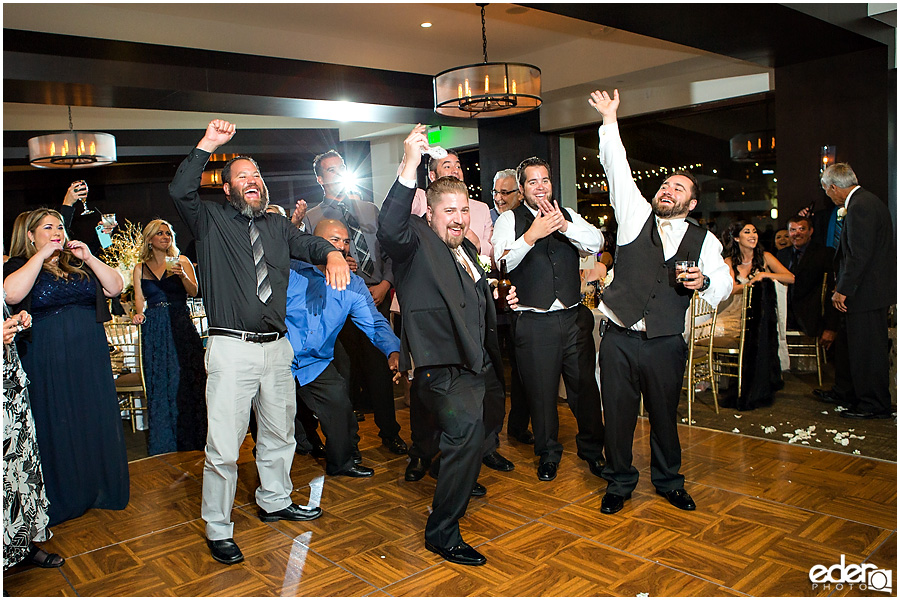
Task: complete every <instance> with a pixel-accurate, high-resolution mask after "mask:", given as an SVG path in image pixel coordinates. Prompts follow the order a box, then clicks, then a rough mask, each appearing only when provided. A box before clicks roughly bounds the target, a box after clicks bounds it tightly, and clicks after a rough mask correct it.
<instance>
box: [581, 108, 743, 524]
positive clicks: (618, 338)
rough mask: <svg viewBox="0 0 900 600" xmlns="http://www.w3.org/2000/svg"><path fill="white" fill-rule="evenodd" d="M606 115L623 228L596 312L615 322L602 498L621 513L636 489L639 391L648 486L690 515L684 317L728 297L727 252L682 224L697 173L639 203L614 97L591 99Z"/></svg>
mask: <svg viewBox="0 0 900 600" xmlns="http://www.w3.org/2000/svg"><path fill="white" fill-rule="evenodd" d="M588 102H589V103H590V105H591V106H593V107H594V108H595V109H596V110H597V112H598V113H600V115H601V116H602V117H603V125H602V126H601V127H600V153H599V154H600V163H601V164H602V165H603V169H604V170H605V171H606V177H607V179H608V181H609V198H610V202H611V203H612V205H613V209H614V210H615V215H616V222H617V223H618V224H619V229H618V232H617V234H616V241H617V243H618V247H617V249H616V262H615V266H614V272H613V282H612V283H611V284H610V285H609V286H608V287H607V288H606V291H605V292H604V294H603V301H602V302H601V303H600V306H599V308H600V310H601V311H603V312H604V313H605V314H606V316H607V317H608V318H609V321H608V322H607V323H608V326H607V327H605V332H603V338H602V340H601V342H600V387H601V390H602V393H603V416H604V419H605V421H606V467H605V468H604V469H603V472H602V476H603V478H604V479H605V480H606V481H607V487H606V495H605V496H604V497H603V500H602V502H601V505H600V512H603V513H606V514H612V513H616V512H619V511H620V510H622V508H623V507H624V503H625V500H627V499H628V498H629V497H630V496H631V492H632V491H633V490H634V488H635V486H636V485H637V482H638V470H637V469H636V468H635V467H634V465H632V452H631V447H632V444H633V442H634V428H635V426H636V425H637V416H638V407H639V405H640V401H641V394H643V397H644V406H645V407H646V408H647V413H648V414H649V418H650V480H651V481H652V483H653V485H654V487H656V492H657V493H658V494H660V495H662V496H665V498H666V499H667V500H668V501H669V502H670V503H671V504H672V505H673V506H675V507H677V508H680V509H682V510H694V509H695V508H696V505H695V504H694V500H693V498H691V496H690V495H689V494H688V493H687V492H686V491H685V489H684V476H683V475H682V474H681V472H680V471H681V443H680V442H679V440H678V429H677V426H676V418H677V412H676V411H677V408H678V400H679V398H680V396H681V382H682V378H683V377H684V367H685V361H686V359H687V345H686V344H685V341H684V337H682V334H683V332H684V322H685V313H686V311H687V310H688V308H689V306H690V302H691V297H692V296H693V294H694V292H695V291H699V292H700V297H701V298H703V299H704V300H706V301H707V302H709V303H710V304H711V305H713V306H716V305H718V304H719V302H720V301H721V300H722V299H724V298H726V297H728V295H729V294H730V293H731V286H732V281H731V275H730V272H729V270H728V266H727V265H726V264H725V262H724V261H723V260H722V245H721V244H720V243H719V241H718V240H717V239H716V237H715V236H714V235H713V234H712V233H710V232H709V231H707V230H706V229H704V228H702V227H699V226H697V225H694V224H692V223H690V222H689V221H687V220H685V217H687V216H688V213H690V211H692V210H693V209H694V207H695V206H697V199H698V197H699V192H700V190H699V186H698V184H697V180H696V179H695V178H694V176H693V175H691V174H690V173H687V172H677V173H675V174H673V175H671V176H670V177H668V178H667V179H666V180H665V181H663V183H662V185H661V186H660V188H659V191H658V192H656V195H655V196H654V197H653V200H652V201H651V202H649V203H648V202H647V201H646V200H645V199H644V198H643V196H641V193H640V191H639V190H638V188H637V185H635V183H634V179H632V177H631V169H630V167H629V166H628V159H627V157H626V156H625V148H624V146H622V140H621V139H620V138H619V126H618V124H617V123H616V111H617V109H618V107H619V91H618V90H615V91H614V92H613V96H612V97H610V96H609V94H608V93H606V92H601V91H596V92H593V93H592V94H591V97H590V99H589V100H588ZM684 260H692V261H694V263H695V266H694V267H691V268H689V269H688V275H687V279H686V280H684V281H683V282H676V281H675V262H676V261H684Z"/></svg>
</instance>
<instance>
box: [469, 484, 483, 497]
mask: <svg viewBox="0 0 900 600" xmlns="http://www.w3.org/2000/svg"><path fill="white" fill-rule="evenodd" d="M485 494H487V488H486V487H484V486H483V485H481V484H480V483H478V482H477V481H476V482H475V485H473V486H472V494H471V496H472V497H473V498H481V497H482V496H484V495H485Z"/></svg>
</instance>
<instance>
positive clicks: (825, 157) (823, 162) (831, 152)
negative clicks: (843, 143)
mask: <svg viewBox="0 0 900 600" xmlns="http://www.w3.org/2000/svg"><path fill="white" fill-rule="evenodd" d="M836 156H837V146H822V148H821V149H820V151H819V158H820V163H819V173H820V174H821V173H822V172H823V171H825V169H826V168H827V167H830V166H831V165H833V164H834V163H835V162H836V158H835V157H836Z"/></svg>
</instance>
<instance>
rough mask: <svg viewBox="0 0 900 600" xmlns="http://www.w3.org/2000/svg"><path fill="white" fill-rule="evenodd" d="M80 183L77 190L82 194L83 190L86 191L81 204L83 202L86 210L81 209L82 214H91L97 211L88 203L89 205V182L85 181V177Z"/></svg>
mask: <svg viewBox="0 0 900 600" xmlns="http://www.w3.org/2000/svg"><path fill="white" fill-rule="evenodd" d="M79 183H80V184H81V185H79V186H78V188H76V189H77V191H78V193H79V194H81V193H82V192H83V193H84V195H83V196H81V204H82V206H84V210H83V211H81V214H82V215H89V214H91V213H94V212H97V211H95V210H93V209H91V208H88V205H87V193H88V184H87V181H85V180H84V179H82V180H81V181H80V182H79Z"/></svg>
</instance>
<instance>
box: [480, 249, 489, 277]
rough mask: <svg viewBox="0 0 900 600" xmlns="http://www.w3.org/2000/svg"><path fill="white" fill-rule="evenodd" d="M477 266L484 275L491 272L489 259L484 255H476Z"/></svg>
mask: <svg viewBox="0 0 900 600" xmlns="http://www.w3.org/2000/svg"><path fill="white" fill-rule="evenodd" d="M478 264H479V265H480V266H481V268H482V269H484V272H485V273H489V272H490V270H491V259H490V257H488V256H485V255H484V254H479V255H478Z"/></svg>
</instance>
